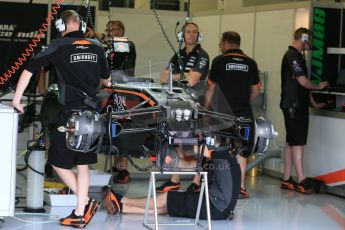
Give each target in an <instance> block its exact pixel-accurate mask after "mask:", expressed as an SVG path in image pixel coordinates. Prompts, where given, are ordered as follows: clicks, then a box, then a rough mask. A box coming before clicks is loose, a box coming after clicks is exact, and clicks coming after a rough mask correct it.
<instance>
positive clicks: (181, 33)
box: [177, 22, 204, 42]
mask: <svg viewBox="0 0 345 230" xmlns="http://www.w3.org/2000/svg"><path fill="white" fill-rule="evenodd" d="M187 25H194V26H195V27H196V28H197V30H198V38H197V41H196V42H201V41H202V40H203V38H204V35H203V34H202V33H201V32H200V31H199V26H198V25H197V24H195V23H194V22H187V23H186V24H184V26H183V27H182V30H181V31H180V32H178V34H177V41H179V42H181V41H182V42H184V33H185V27H186V26H187Z"/></svg>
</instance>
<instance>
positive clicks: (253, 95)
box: [250, 83, 260, 101]
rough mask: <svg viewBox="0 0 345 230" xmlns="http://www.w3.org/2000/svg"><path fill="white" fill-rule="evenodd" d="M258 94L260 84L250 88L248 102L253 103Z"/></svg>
mask: <svg viewBox="0 0 345 230" xmlns="http://www.w3.org/2000/svg"><path fill="white" fill-rule="evenodd" d="M259 92H260V83H259V84H256V85H252V86H251V87H250V101H254V100H255V98H256V97H257V96H259Z"/></svg>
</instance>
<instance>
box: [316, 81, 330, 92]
mask: <svg viewBox="0 0 345 230" xmlns="http://www.w3.org/2000/svg"><path fill="white" fill-rule="evenodd" d="M328 86H329V83H328V82H327V81H322V82H320V83H319V84H318V85H317V87H318V89H319V90H321V89H324V88H326V87H328Z"/></svg>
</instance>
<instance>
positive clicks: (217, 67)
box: [209, 49, 260, 116]
mask: <svg viewBox="0 0 345 230" xmlns="http://www.w3.org/2000/svg"><path fill="white" fill-rule="evenodd" d="M209 78H210V80H209V81H210V83H213V84H216V85H217V87H216V90H215V95H214V96H213V102H212V105H213V108H214V110H216V111H218V112H221V113H226V114H232V115H236V116H251V115H252V109H251V106H250V95H251V86H253V85H257V84H259V82H260V80H259V70H258V66H257V64H256V62H255V61H254V60H253V59H251V58H250V57H248V56H247V55H245V54H244V53H243V52H242V50H240V49H231V50H228V51H226V52H225V53H224V54H223V55H219V56H218V57H216V58H215V59H214V60H213V62H212V65H211V71H210V77H209Z"/></svg>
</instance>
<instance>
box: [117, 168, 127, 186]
mask: <svg viewBox="0 0 345 230" xmlns="http://www.w3.org/2000/svg"><path fill="white" fill-rule="evenodd" d="M118 172H119V173H118V174H117V175H116V176H115V175H114V176H113V182H114V183H115V184H127V183H129V182H130V181H131V177H130V175H129V172H128V171H127V170H126V169H125V170H118Z"/></svg>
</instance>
